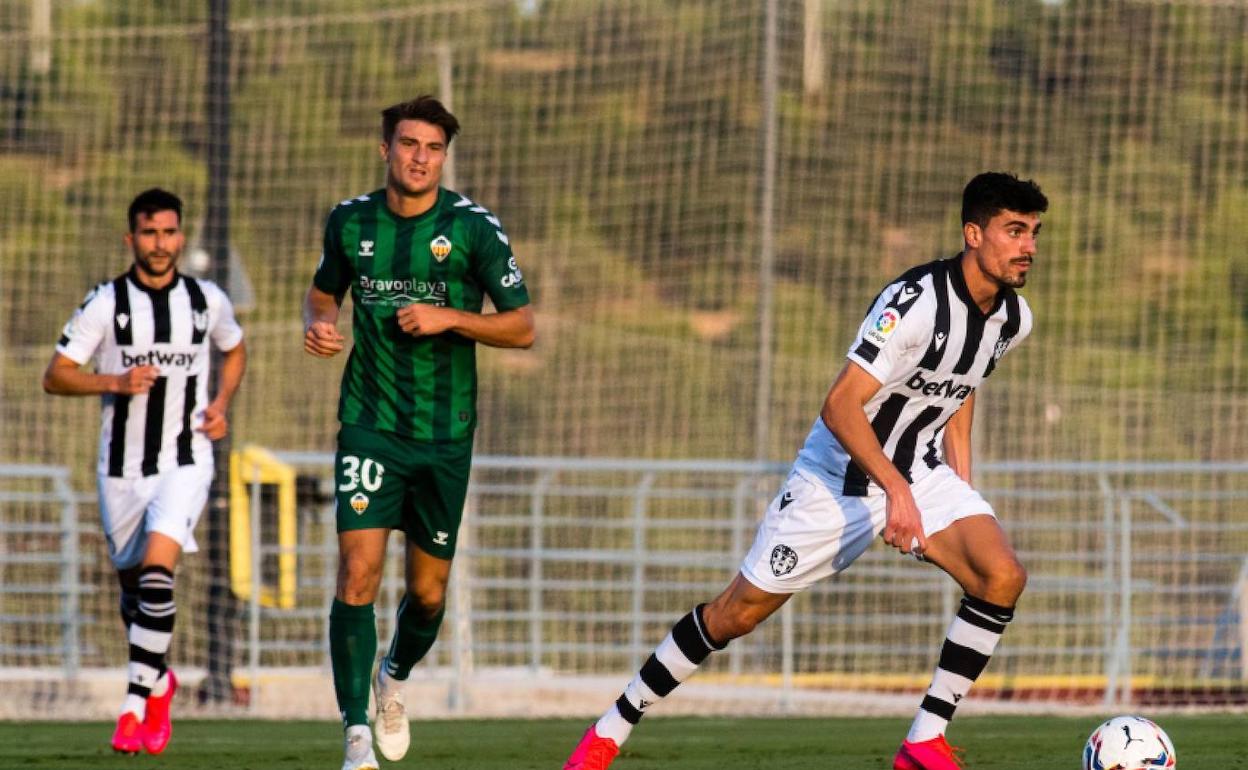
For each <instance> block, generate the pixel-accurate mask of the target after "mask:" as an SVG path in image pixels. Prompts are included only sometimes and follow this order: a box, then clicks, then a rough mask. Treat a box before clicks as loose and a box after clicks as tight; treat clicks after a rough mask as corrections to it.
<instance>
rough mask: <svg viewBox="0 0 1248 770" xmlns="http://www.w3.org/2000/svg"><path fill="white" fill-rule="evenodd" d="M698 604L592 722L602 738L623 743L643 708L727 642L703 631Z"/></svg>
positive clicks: (679, 681) (661, 695)
mask: <svg viewBox="0 0 1248 770" xmlns="http://www.w3.org/2000/svg"><path fill="white" fill-rule="evenodd" d="M705 606H706V605H705V604H699V605H698V606H697V607H695V608H694V609H693V611H692V612H690V613H689V614H688V615H685V616H684V617H683V618H681V619H680V620H679V621H677V622H676V625H674V626H672V630H671V631H670V632H669V633H668V635H667V637H666V638H664V639H663V642H662V643H661V644H659V646H658V647H657V648H655V650H654V653H653V654H652V655H651V656H650V658H649V659H648V660H646V663H645V665H643V666H642V667H641V671H638V672H637V676H635V677H633V681H631V682H629V683H628V687H625V688H624V693H623V694H622V695H620V697H619V698H618V699H617V700H616V701H615V704H614V705H612V706H611V708H610V709H609V710H608V711H607V713H605V714H603V715H602V717H601V718H600V719H599V720H598V724H597V725H595V732H597V733H598V735H601V736H602V737H604V738H610V739H611V740H613V741H615V743H616V745H617V746H622V745H624V741H626V740H627V739H628V736H629V734H630V733H631V732H632V731H633V727H634V726H635V725H636V724H637V723H638V722H640V721H641V718H642V716H644V715H645V712H646V709H648V708H650V707H651V706H653V705H654V704H655V703H658V702H659V701H660V700H662V699H663V698H665V697H667V696H668V695H669V694H671V692H672V690H675V689H676V686H677V685H679V684H680V683H681V682H683V681H685V680H686V679H688V678H689V677H690V676H692V675H693V672H695V671H697V670H698V666H700V665H702V662H703V661H705V660H706V659H707V657H709V656H710V654H711V653H712V652H715V651H717V650H722V649H724V647H726V646H727V644H726V643H725V644H718V643H716V642H715V641H713V640H712V639H711V637H710V635H709V634H708V633H706V624H705V623H704V622H703V621H702V608H703V607H705Z"/></svg>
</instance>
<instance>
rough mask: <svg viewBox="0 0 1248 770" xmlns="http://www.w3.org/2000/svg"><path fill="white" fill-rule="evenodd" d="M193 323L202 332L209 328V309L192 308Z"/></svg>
mask: <svg viewBox="0 0 1248 770" xmlns="http://www.w3.org/2000/svg"><path fill="white" fill-rule="evenodd" d="M191 323H193V324H195V328H196V329H197V330H199V331H201V332H202V331H204V330H205V329H207V328H208V311H207V310H192V311H191Z"/></svg>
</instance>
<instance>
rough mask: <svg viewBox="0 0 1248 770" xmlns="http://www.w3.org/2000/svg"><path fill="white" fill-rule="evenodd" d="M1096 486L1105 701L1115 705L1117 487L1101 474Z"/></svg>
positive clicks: (1116, 693) (1116, 674)
mask: <svg viewBox="0 0 1248 770" xmlns="http://www.w3.org/2000/svg"><path fill="white" fill-rule="evenodd" d="M1096 485H1097V487H1098V488H1099V489H1100V492H1101V501H1102V503H1101V532H1102V533H1104V538H1105V543H1104V546H1103V548H1104V555H1103V556H1102V557H1101V568H1102V569H1103V570H1104V571H1105V576H1104V580H1103V581H1102V586H1103V589H1102V591H1101V616H1102V617H1101V633H1102V637H1103V638H1102V642H1101V643H1102V645H1103V648H1104V652H1103V653H1102V654H1103V655H1104V658H1105V663H1104V665H1105V693H1104V695H1103V696H1102V697H1101V702H1102V703H1103V704H1104V705H1106V706H1112V705H1113V704H1114V700H1115V699H1116V698H1117V697H1118V665H1117V661H1116V660H1115V655H1114V644H1115V642H1116V639H1115V636H1114V609H1115V607H1114V589H1115V585H1114V536H1113V532H1114V504H1115V500H1114V487H1113V485H1112V484H1110V483H1109V476H1108V475H1107V474H1104V473H1098V474H1097V476H1096Z"/></svg>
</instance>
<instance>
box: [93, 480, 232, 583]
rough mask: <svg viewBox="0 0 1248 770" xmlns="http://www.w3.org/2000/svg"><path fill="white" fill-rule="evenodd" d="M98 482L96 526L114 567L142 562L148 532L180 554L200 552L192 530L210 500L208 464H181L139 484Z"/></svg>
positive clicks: (126, 481)
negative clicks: (168, 542) (178, 548)
mask: <svg viewBox="0 0 1248 770" xmlns="http://www.w3.org/2000/svg"><path fill="white" fill-rule="evenodd" d="M96 481H97V485H96V486H97V489H98V491H99V495H100V523H101V524H103V525H104V537H105V539H106V540H107V541H108V558H109V559H111V560H112V562H113V566H114V567H116V568H117V569H129V568H130V567H135V566H138V565H139V564H140V563H142V561H143V554H144V552H145V550H146V549H147V535H148V533H149V532H159V533H160V534H162V535H165V536H166V537H169V538H172V539H173V540H176V541H177V542H178V543H179V544H181V546H182V551H183V553H195V552H196V551H198V550H199V546H198V545H197V544H196V542H195V533H194V530H195V524H196V523H197V522H198V521H199V516H200V514H202V513H203V511H204V503H206V502H207V501H208V487H209V486H210V485H211V484H212V465H180V466H178V467H176V468H173V469H171V470H167V471H163V472H161V473H158V474H156V475H154V476H144V477H143V478H139V479H119V478H113V477H111V476H99V477H97V479H96Z"/></svg>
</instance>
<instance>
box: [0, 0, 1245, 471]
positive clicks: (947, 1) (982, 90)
mask: <svg viewBox="0 0 1248 770" xmlns="http://www.w3.org/2000/svg"><path fill="white" fill-rule="evenodd" d="M19 5H23V8H22V9H16V7H15V8H14V9H10V10H8V11H0V33H3V34H4V35H5V38H4V39H5V41H6V48H7V51H6V53H4V54H3V55H0V282H2V285H3V287H4V289H5V292H6V294H5V295H6V297H8V300H7V301H6V302H5V304H4V308H3V309H2V310H0V333H2V334H3V337H4V340H5V352H4V357H3V367H2V368H0V388H2V390H0V393H2V394H3V397H2V398H0V401H2V403H3V406H2V407H0V409H2V410H3V416H4V419H5V420H6V424H14V425H22V426H27V428H28V429H25V430H23V431H17V432H14V434H13V435H11V436H9V437H6V438H3V439H0V457H3V458H5V459H9V460H40V461H54V462H72V463H74V464H76V465H77V466H79V467H83V466H89V465H90V461H89V458H90V456H91V454H92V453H93V451H94V441H93V440H88V439H87V438H85V437H84V438H83V439H81V440H80V441H77V442H74V443H75V444H76V446H74V447H72V448H70V447H67V446H66V443H67V442H65V441H64V440H63V439H62V438H60V436H62V435H63V434H64V432H65V431H67V430H70V429H71V427H70V426H73V427H72V430H73V431H75V432H78V431H84V430H85V428H83V427H82V426H89V425H90V426H93V424H94V417H93V415H94V406H93V405H90V404H86V403H79V402H73V403H66V402H64V401H58V402H57V403H55V404H53V403H50V402H51V401H52V400H51V399H46V398H43V397H42V396H40V395H37V393H38V390H37V382H38V376H39V372H40V371H41V369H42V366H43V365H44V363H45V362H46V359H47V356H48V355H49V354H50V352H51V346H52V344H53V342H54V341H55V339H56V337H57V335H58V333H59V328H60V325H61V324H62V323H63V322H64V320H65V319H66V318H67V317H68V314H69V312H70V310H71V309H72V307H73V306H74V305H75V304H76V302H78V301H79V299H80V298H81V296H82V294H83V293H84V292H85V290H86V289H87V288H88V287H89V286H90V285H92V284H93V283H95V282H96V281H99V280H103V279H105V278H107V277H109V276H110V275H113V274H116V273H118V272H120V271H121V270H122V269H123V268H124V266H125V264H126V261H127V255H126V254H125V252H124V250H123V249H122V248H121V240H120V238H121V234H122V232H123V228H124V208H125V205H126V203H127V202H128V201H129V199H130V197H131V196H132V195H133V194H134V193H135V192H137V191H138V190H140V189H142V188H143V187H146V186H150V185H155V184H159V185H162V186H166V187H169V188H170V189H173V190H175V191H177V192H178V193H179V194H180V195H182V196H183V197H184V198H185V199H186V200H187V202H188V209H189V210H188V220H187V227H188V230H189V231H190V233H191V235H192V237H194V236H195V234H196V228H197V227H198V226H200V224H201V219H202V212H203V209H204V205H205V201H204V196H205V193H206V180H207V173H206V170H205V168H204V163H205V158H206V152H207V147H208V145H209V143H210V142H213V141H217V140H219V139H220V138H222V136H224V134H222V132H221V129H220V128H219V127H213V126H210V125H208V123H207V118H206V115H205V111H204V91H205V82H204V80H205V77H206V70H207V66H206V48H205V46H206V34H205V31H204V23H205V20H206V14H207V11H206V8H207V4H206V3H203V2H191V1H190V0H182V1H180V2H155V1H154V0H146V1H145V2H136V3H125V4H114V3H106V2H76V3H65V4H56V5H55V16H54V23H53V32H54V40H53V66H52V67H51V69H50V70H48V71H47V72H36V71H34V70H33V69H32V66H31V64H30V60H29V57H28V56H26V55H25V54H26V52H27V51H28V50H29V47H30V41H29V39H28V38H27V37H24V36H23V33H24V31H25V29H26V27H25V26H24V25H26V24H27V23H28V22H27V16H26V13H27V10H26V9H25V5H24V4H19ZM231 7H232V10H233V13H234V17H233V20H232V34H231V47H232V52H233V57H234V58H233V63H232V68H231V73H232V82H231V87H232V94H233V103H232V106H231V110H232V112H231V122H230V125H229V127H228V137H229V139H230V142H231V167H230V180H231V185H232V188H231V193H230V194H231V226H232V242H233V245H234V247H235V248H236V249H237V250H238V252H239V254H240V255H241V258H242V262H243V264H244V265H245V268H246V270H247V273H248V277H249V279H250V281H251V283H252V285H253V287H254V289H255V294H256V304H255V307H254V308H252V309H250V310H248V311H247V312H245V313H244V315H243V320H244V323H245V324H246V326H247V328H248V331H249V335H250V336H249V339H250V340H251V343H252V345H253V356H254V361H255V363H254V364H253V369H252V372H251V375H250V377H249V380H248V384H247V387H246V388H245V390H244V393H243V395H242V397H241V399H240V403H239V407H238V411H237V414H236V418H235V427H236V436H237V437H238V438H239V439H240V440H245V441H255V442H259V443H262V444H268V445H273V446H277V447H284V448H320V449H325V448H328V447H329V446H330V441H331V439H332V431H333V428H334V401H335V400H336V392H337V391H336V376H337V372H338V366H337V365H333V364H331V365H326V364H323V363H320V362H315V361H311V360H310V359H307V360H305V357H304V356H302V354H301V353H300V352H299V334H300V321H299V302H300V299H301V296H302V293H303V291H304V289H305V288H306V286H307V282H308V280H309V277H310V274H311V272H312V269H313V267H314V265H315V261H316V257H317V253H318V251H319V244H320V229H321V227H322V224H323V219H324V216H325V214H326V213H327V212H328V211H329V209H330V208H331V207H332V206H333V204H334V203H336V202H337V201H338V200H340V199H342V198H346V197H349V196H352V195H356V194H359V193H361V192H364V191H367V190H369V189H371V188H374V187H376V186H379V185H380V181H381V179H380V164H379V163H378V162H377V160H376V155H375V152H376V150H375V148H376V145H377V141H378V123H379V120H378V112H379V110H380V109H381V108H382V107H383V106H385V105H386V104H389V103H392V102H394V101H397V100H399V99H402V98H406V97H409V96H412V95H415V94H417V93H422V92H439V91H440V85H439V74H438V65H439V57H442V59H443V60H444V61H446V62H449V63H450V64H451V69H450V72H451V73H452V81H453V87H452V93H451V94H444V96H448V97H450V98H451V101H452V102H453V105H454V108H455V110H456V112H457V113H458V114H459V115H460V117H461V120H462V122H463V125H464V131H463V134H462V136H461V138H460V139H458V140H457V141H456V143H455V146H454V149H455V174H456V182H457V188H458V189H460V190H461V191H462V192H465V193H466V194H468V195H470V196H472V197H473V198H474V199H475V200H477V201H478V202H480V203H482V204H483V205H485V206H487V207H489V208H490V209H491V210H493V211H495V212H497V213H498V214H499V216H500V217H501V218H502V221H503V223H504V226H505V227H506V228H507V229H508V232H509V233H510V234H511V237H512V241H513V244H514V245H515V247H516V251H517V254H518V255H519V258H520V261H521V265H522V266H523V267H524V268H525V275H526V278H527V280H528V282H529V285H530V288H531V291H532V293H533V296H534V298H535V302H536V307H537V309H538V312H539V322H540V324H541V327H540V341H539V344H538V346H537V347H536V348H535V349H534V350H533V351H529V352H526V353H502V352H498V351H482V353H481V355H480V356H479V358H480V360H481V366H482V373H483V384H482V390H481V393H482V401H483V403H482V407H483V409H482V412H483V418H482V427H481V433H480V435H479V439H478V447H479V450H480V451H487V452H495V453H519V454H527V453H538V452H540V453H551V454H564V453H567V454H602V455H650V456H714V457H753V456H755V455H756V454H757V453H758V452H759V451H760V450H759V448H757V447H755V446H754V444H753V436H754V423H755V420H754V413H755V393H756V391H757V388H758V387H759V379H758V377H759V372H758V367H757V346H758V344H759V339H760V338H759V328H758V321H759V317H760V305H759V296H760V295H759V285H760V282H759V281H760V277H759V267H758V265H759V255H760V253H761V252H762V250H763V247H764V245H765V244H764V237H765V234H764V233H763V232H762V229H761V226H762V222H763V220H764V217H763V212H762V211H761V209H760V202H761V199H762V185H763V181H764V180H763V178H762V169H763V168H764V115H763V113H762V104H763V98H762V93H761V88H762V86H761V83H762V79H761V71H762V57H763V40H762V30H763V28H764V23H763V22H764V20H763V17H762V10H761V8H762V4H761V3H757V2H745V1H744V0H741V1H740V2H710V1H709V0H702V1H695V0H614V1H613V2H581V1H576V0H560V1H558V2H534V3H529V4H517V3H513V2H481V3H472V4H465V5H464V6H463V7H456V8H448V7H446V5H445V4H441V3H433V2H418V3H412V2H410V1H408V2H397V1H395V2H375V1H371V2H368V3H364V2H354V1H352V2H313V1H311V0H282V2H274V3H260V2H241V3H232V4H231ZM821 7H822V14H821V22H822V30H821V36H820V39H821V41H822V45H823V59H822V60H821V61H818V62H816V69H817V70H818V71H819V72H820V73H821V75H822V84H821V85H819V86H813V85H812V84H811V83H810V82H808V80H807V79H806V78H805V77H804V75H803V67H804V66H805V65H806V64H807V59H806V55H807V53H808V52H807V50H806V49H805V48H804V46H803V35H804V33H805V30H804V28H803V23H804V21H803V19H804V15H803V4H802V3H800V2H797V0H783V1H782V2H780V3H779V9H780V18H779V25H778V26H779V40H778V49H779V73H778V82H779V90H778V91H777V93H776V97H777V99H776V104H777V109H778V121H779V132H780V136H779V144H778V156H777V176H776V179H775V183H776V189H775V193H776V198H775V200H776V211H775V217H774V223H775V229H774V235H773V238H772V240H771V242H770V243H769V244H766V245H768V246H770V247H771V248H773V249H774V253H775V255H776V277H777V285H776V289H775V306H774V307H775V321H776V325H775V336H774V351H775V364H774V366H773V370H772V371H771V372H769V373H767V376H768V377H769V378H770V380H771V385H772V392H773V398H772V403H771V406H770V407H769V416H770V417H771V418H772V422H773V424H774V426H775V428H774V429H773V430H772V432H771V438H770V441H769V444H768V446H766V447H763V448H761V452H762V454H763V455H765V456H768V457H772V458H774V459H787V458H788V457H789V456H791V453H792V451H793V448H794V447H796V446H797V445H798V443H799V442H800V440H801V438H802V436H803V435H804V432H805V429H806V426H807V425H808V424H809V421H810V419H811V418H812V417H813V415H814V413H815V411H816V410H817V408H818V405H819V401H820V399H821V398H822V396H823V392H824V390H825V389H826V387H827V384H828V383H829V382H830V380H831V378H832V376H833V375H834V374H835V372H836V370H837V369H838V368H839V366H840V360H841V356H842V354H843V351H844V350H845V348H846V346H847V345H848V343H849V341H850V338H851V336H852V334H853V332H854V329H855V328H856V325H857V324H858V323H859V321H860V320H861V313H862V312H863V310H864V309H865V308H866V306H867V304H868V302H869V301H870V299H871V298H872V297H873V296H874V295H875V293H876V292H877V291H878V289H879V288H880V286H881V285H882V283H883V282H884V281H885V280H887V279H889V278H891V277H892V276H894V275H896V274H897V273H899V272H901V271H902V270H904V269H905V268H907V267H909V266H910V265H912V264H916V263H919V262H922V261H926V260H929V259H931V258H934V257H936V256H942V255H949V254H952V253H955V252H956V251H957V250H958V248H959V246H960V243H959V235H958V226H957V211H958V203H959V195H960V191H961V187H962V185H963V184H964V183H965V181H966V180H967V179H968V178H969V177H970V176H971V175H973V174H974V173H976V172H978V171H980V170H984V169H987V168H1007V169H1011V170H1015V171H1017V172H1019V173H1020V174H1021V175H1023V176H1026V177H1032V178H1035V179H1036V180H1037V181H1039V182H1040V183H1041V185H1042V186H1043V187H1044V189H1045V190H1046V192H1047V193H1048V194H1049V196H1050V199H1051V201H1052V207H1051V211H1050V213H1049V215H1048V217H1047V218H1046V219H1047V222H1046V225H1045V231H1044V236H1043V246H1042V248H1043V252H1042V254H1041V258H1040V261H1039V263H1038V264H1037V269H1036V271H1035V275H1034V278H1033V279H1032V283H1031V284H1030V285H1029V286H1028V288H1027V290H1026V296H1027V297H1028V301H1029V302H1030V303H1031V304H1032V307H1033V309H1034V310H1035V313H1036V328H1035V331H1034V333H1033V339H1032V340H1031V341H1029V343H1028V344H1027V345H1025V346H1024V347H1023V348H1022V349H1021V350H1020V351H1019V352H1018V353H1016V354H1013V355H1012V356H1011V360H1010V362H1009V363H1008V364H1007V365H1005V366H1003V367H1002V368H1001V369H999V370H998V374H995V375H994V377H993V381H992V383H991V384H990V385H989V386H988V387H987V388H986V389H985V390H986V398H985V399H984V400H983V402H982V403H983V409H984V411H985V413H986V414H987V415H988V417H987V419H988V420H989V424H990V425H994V426H995V425H999V424H1000V423H998V421H1001V423H1006V424H1008V426H1009V430H1005V429H1003V428H1004V425H1002V426H1001V429H997V430H992V431H990V432H988V433H986V434H985V435H984V436H983V437H982V441H983V444H984V446H985V447H986V450H987V453H988V454H989V456H994V457H998V458H1004V457H1010V458H1022V457H1026V458H1029V459H1046V458H1079V457H1093V456H1095V457H1104V458H1107V459H1169V458H1187V459H1199V458H1210V459H1214V458H1235V457H1243V456H1245V454H1246V453H1248V438H1245V437H1246V436H1248V405H1246V400H1245V399H1246V396H1245V381H1246V378H1245V347H1246V345H1245V340H1246V334H1245V332H1246V326H1248V299H1245V298H1246V297H1248V249H1246V248H1245V246H1246V245H1248V244H1246V243H1245V238H1244V232H1245V224H1248V223H1246V222H1245V218H1246V216H1248V215H1246V214H1245V212H1246V211H1248V92H1246V91H1245V89H1244V86H1243V84H1244V83H1245V82H1248V43H1246V42H1245V41H1246V40H1248V9H1245V8H1242V7H1235V6H1233V5H1230V4H1226V5H1216V4H1208V3H1198V2H1190V3H1182V2H1175V3H1103V2H1093V1H1092V0H1068V1H1067V2H1062V3H1044V2H1039V1H1038V0H1036V1H1032V0H1026V1H1020V2H1011V3H1001V2H997V1H996V0H922V1H921V2H901V0H884V1H881V0H840V1H838V2H831V0H828V2H824V3H822V6H821ZM1024 404H1026V406H1024ZM83 435H84V436H85V435H87V434H86V433H84V434H83ZM71 455H72V456H71Z"/></svg>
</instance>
